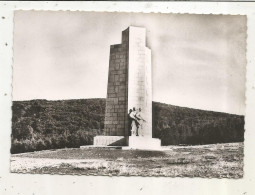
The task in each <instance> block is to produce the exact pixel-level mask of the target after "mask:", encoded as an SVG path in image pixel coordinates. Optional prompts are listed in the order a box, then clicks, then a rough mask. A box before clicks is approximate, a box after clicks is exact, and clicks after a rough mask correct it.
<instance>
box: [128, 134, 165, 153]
mask: <svg viewBox="0 0 255 195" xmlns="http://www.w3.org/2000/svg"><path fill="white" fill-rule="evenodd" d="M128 146H129V148H131V149H148V150H161V149H162V148H161V140H160V139H157V138H150V137H141V136H129V139H128Z"/></svg>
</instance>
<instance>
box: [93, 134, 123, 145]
mask: <svg viewBox="0 0 255 195" xmlns="http://www.w3.org/2000/svg"><path fill="white" fill-rule="evenodd" d="M94 146H127V139H126V138H125V137H124V136H96V137H94Z"/></svg>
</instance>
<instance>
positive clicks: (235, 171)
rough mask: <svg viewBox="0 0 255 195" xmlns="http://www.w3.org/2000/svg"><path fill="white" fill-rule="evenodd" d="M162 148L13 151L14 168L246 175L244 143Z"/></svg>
mask: <svg viewBox="0 0 255 195" xmlns="http://www.w3.org/2000/svg"><path fill="white" fill-rule="evenodd" d="M164 148H165V150H163V151H144V150H121V149H105V148H104V149H102V148H101V149H100V148H88V149H58V150H45V151H40V152H32V153H22V154H14V155H12V156H11V172H22V173H36V174H71V175H73V174H79V175H122V176H128V175H130V176H169V177H210V178H242V177H243V143H227V144H211V145H200V146H167V147H164Z"/></svg>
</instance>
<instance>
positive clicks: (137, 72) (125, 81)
mask: <svg viewBox="0 0 255 195" xmlns="http://www.w3.org/2000/svg"><path fill="white" fill-rule="evenodd" d="M151 85H152V84H151V50H150V49H149V48H148V47H146V29H145V28H141V27H133V26H130V27H129V28H127V29H126V30H124V31H123V32H122V43H121V44H117V45H111V48H110V63H109V75H108V87H107V99H106V110H105V123H104V135H102V136H96V137H94V145H95V146H129V147H130V148H138V149H139V148H140V149H143V148H144V149H146V148H151V149H154V148H155V149H156V148H159V147H160V145H161V141H160V140H159V139H155V138H152V86H151ZM133 108H136V109H139V108H140V109H141V113H142V116H143V119H145V122H143V125H142V130H141V132H140V134H139V135H138V136H130V130H131V127H130V123H129V120H130V119H129V116H128V112H129V110H130V109H133Z"/></svg>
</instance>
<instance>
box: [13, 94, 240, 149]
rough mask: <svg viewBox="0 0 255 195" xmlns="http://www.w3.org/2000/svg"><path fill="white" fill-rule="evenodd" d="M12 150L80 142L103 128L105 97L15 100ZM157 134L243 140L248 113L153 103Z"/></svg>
mask: <svg viewBox="0 0 255 195" xmlns="http://www.w3.org/2000/svg"><path fill="white" fill-rule="evenodd" d="M12 109H13V117H12V148H11V152H12V153H19V152H25V151H35V150H42V149H53V148H63V147H79V146H80V145H89V144H92V142H93V136H95V135H99V134H102V133H103V129H104V113H105V99H81V100H59V101H47V100H31V101H14V102H13V107H12ZM153 135H154V137H158V138H160V139H161V140H162V144H163V145H175V144H206V143H224V142H240V141H243V139H244V138H243V137H244V117H243V116H238V115H230V114H226V113H218V112H211V111H203V110H196V109H191V108H182V107H178V106H172V105H167V104H162V103H157V102H153Z"/></svg>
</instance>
